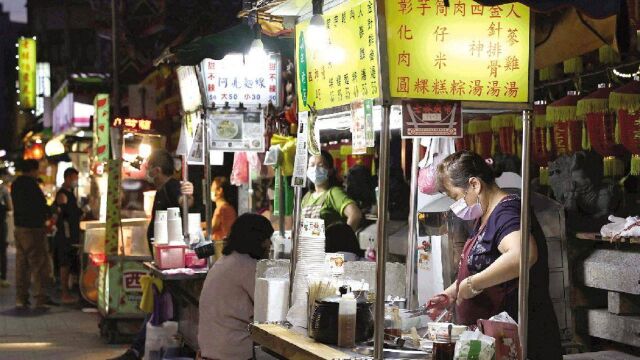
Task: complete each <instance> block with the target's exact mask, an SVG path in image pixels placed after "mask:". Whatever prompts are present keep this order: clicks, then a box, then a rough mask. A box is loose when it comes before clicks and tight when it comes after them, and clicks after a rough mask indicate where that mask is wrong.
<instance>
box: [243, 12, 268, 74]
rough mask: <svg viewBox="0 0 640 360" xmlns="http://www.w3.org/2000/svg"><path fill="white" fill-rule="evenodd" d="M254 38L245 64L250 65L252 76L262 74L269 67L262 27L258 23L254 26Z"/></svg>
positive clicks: (249, 69)
mask: <svg viewBox="0 0 640 360" xmlns="http://www.w3.org/2000/svg"><path fill="white" fill-rule="evenodd" d="M253 32H254V37H253V41H252V42H251V47H250V48H249V53H248V54H247V56H246V61H245V64H246V65H248V69H247V70H248V71H249V73H250V74H251V75H257V74H260V73H261V71H262V70H263V69H265V68H266V66H267V60H268V55H267V52H266V51H265V49H264V43H263V42H262V27H261V26H260V24H258V23H256V24H255V25H254V26H253Z"/></svg>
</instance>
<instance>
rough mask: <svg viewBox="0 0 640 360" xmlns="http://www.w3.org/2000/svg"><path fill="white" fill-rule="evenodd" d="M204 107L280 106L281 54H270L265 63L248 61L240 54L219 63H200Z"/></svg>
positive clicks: (232, 55)
mask: <svg viewBox="0 0 640 360" xmlns="http://www.w3.org/2000/svg"><path fill="white" fill-rule="evenodd" d="M200 68H201V71H202V76H203V80H204V85H205V88H206V89H207V106H213V105H214V104H217V105H224V104H225V103H229V106H237V105H239V104H240V103H242V104H243V105H244V106H247V107H249V106H257V105H262V106H266V105H267V104H268V103H269V102H272V103H273V104H274V105H275V106H276V107H278V106H280V76H281V65H280V55H278V54H270V55H268V59H267V61H257V62H253V63H252V62H251V59H247V58H246V57H244V56H242V54H230V55H227V56H225V57H224V58H223V59H222V60H213V59H204V60H202V63H200Z"/></svg>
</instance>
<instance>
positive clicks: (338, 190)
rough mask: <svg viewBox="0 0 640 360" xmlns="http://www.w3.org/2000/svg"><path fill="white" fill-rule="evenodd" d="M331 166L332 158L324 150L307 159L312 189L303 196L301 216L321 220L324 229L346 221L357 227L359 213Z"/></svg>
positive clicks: (353, 227) (360, 217)
mask: <svg viewBox="0 0 640 360" xmlns="http://www.w3.org/2000/svg"><path fill="white" fill-rule="evenodd" d="M335 173H336V172H335V169H334V168H333V157H332V156H331V154H329V153H328V152H326V151H323V152H322V153H321V154H320V155H318V156H312V157H311V158H310V159H309V166H308V168H307V178H308V179H309V181H311V183H312V184H313V187H312V188H314V190H312V191H309V192H308V193H307V194H306V195H305V196H304V198H303V199H302V216H303V217H305V218H311V219H323V220H324V222H325V228H329V226H331V225H333V224H335V223H340V222H343V223H347V224H348V225H349V226H351V228H352V229H354V230H357V229H358V226H360V220H361V219H362V212H360V209H359V208H358V206H357V205H356V203H355V201H353V200H352V199H350V198H349V197H348V196H347V194H346V193H345V192H344V190H342V187H341V186H340V184H339V182H338V180H337V178H336V174H335Z"/></svg>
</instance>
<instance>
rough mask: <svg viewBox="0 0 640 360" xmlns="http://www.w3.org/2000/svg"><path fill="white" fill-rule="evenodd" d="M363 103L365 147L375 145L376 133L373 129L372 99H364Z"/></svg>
mask: <svg viewBox="0 0 640 360" xmlns="http://www.w3.org/2000/svg"><path fill="white" fill-rule="evenodd" d="M363 103H364V137H365V143H366V146H367V147H375V146H376V135H375V131H374V129H373V100H372V99H366V100H364V101H363Z"/></svg>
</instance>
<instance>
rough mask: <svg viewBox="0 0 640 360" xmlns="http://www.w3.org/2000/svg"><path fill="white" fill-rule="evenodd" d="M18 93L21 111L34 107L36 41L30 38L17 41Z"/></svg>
mask: <svg viewBox="0 0 640 360" xmlns="http://www.w3.org/2000/svg"><path fill="white" fill-rule="evenodd" d="M18 68H19V70H18V91H19V95H20V96H19V99H20V104H19V106H20V108H21V109H34V108H35V106H36V41H35V40H34V39H32V38H24V37H23V38H20V39H19V40H18Z"/></svg>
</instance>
